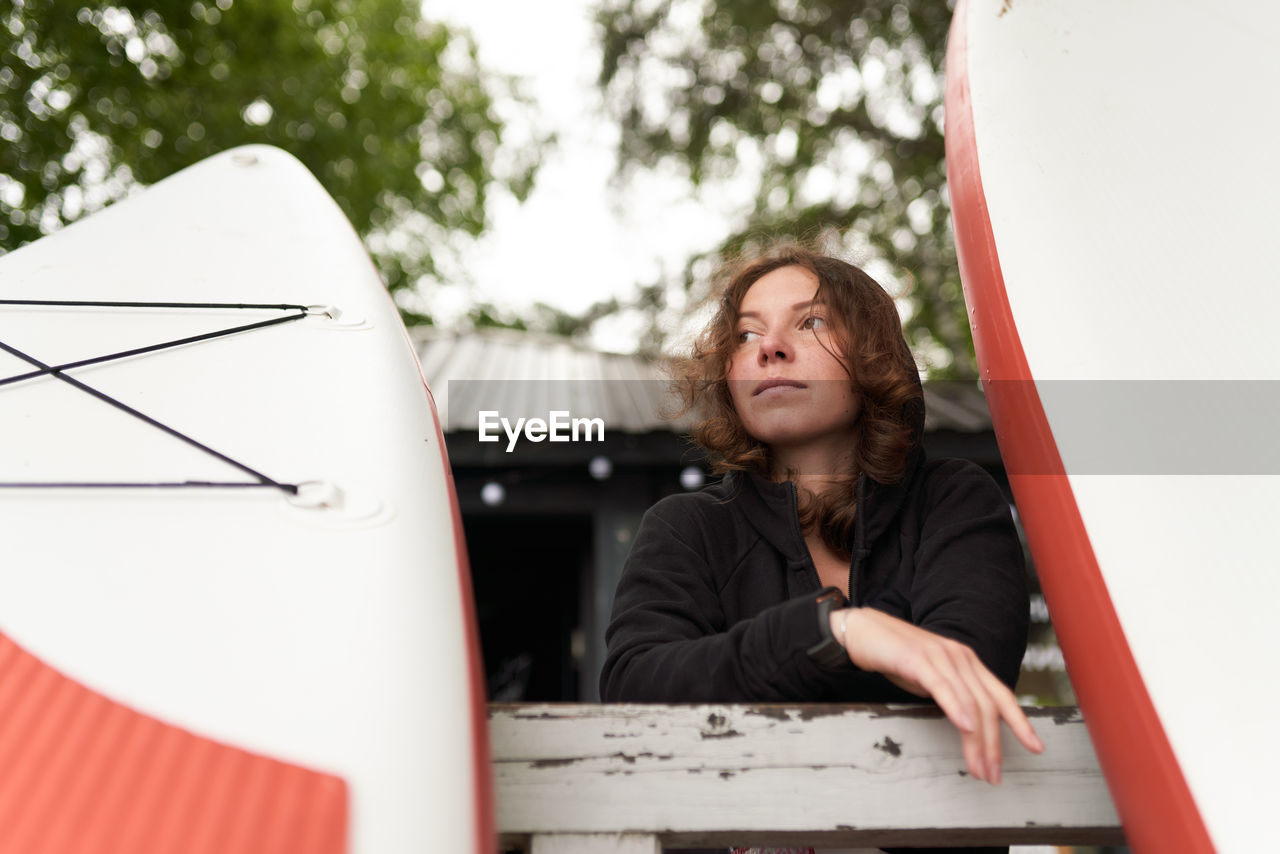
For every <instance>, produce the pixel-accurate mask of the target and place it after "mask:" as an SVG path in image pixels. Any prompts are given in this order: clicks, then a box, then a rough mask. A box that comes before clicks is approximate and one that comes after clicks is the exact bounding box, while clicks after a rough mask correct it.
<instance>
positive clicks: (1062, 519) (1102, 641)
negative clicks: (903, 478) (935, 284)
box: [946, 0, 1214, 854]
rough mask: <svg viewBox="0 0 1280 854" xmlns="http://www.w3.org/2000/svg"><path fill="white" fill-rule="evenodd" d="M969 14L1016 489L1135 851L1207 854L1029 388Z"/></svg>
mask: <svg viewBox="0 0 1280 854" xmlns="http://www.w3.org/2000/svg"><path fill="white" fill-rule="evenodd" d="M967 15H968V2H967V0H960V2H959V3H958V4H957V6H956V11H955V17H954V18H953V20H952V23H951V32H950V35H949V42H948V46H947V70H946V77H947V91H946V117H947V118H946V152H947V182H948V185H949V187H950V193H951V204H952V213H953V217H954V220H955V232H956V254H957V256H958V258H959V263H960V273H961V279H962V280H963V282H964V293H965V298H966V300H967V301H968V304H969V307H970V316H971V322H972V325H973V338H974V346H975V348H976V350H977V354H978V362H979V364H980V365H981V366H982V369H983V378H984V380H985V381H986V389H987V403H988V405H989V406H990V408H991V420H992V422H993V424H994V425H995V431H996V438H997V440H998V441H999V443H1000V450H1001V452H1002V453H1003V455H1004V457H1005V463H1006V466H1005V467H1006V470H1008V471H1009V473H1010V474H1009V484H1010V486H1011V487H1012V489H1013V492H1014V496H1015V497H1016V498H1017V501H1018V512H1019V514H1020V515H1021V517H1022V520H1023V523H1024V527H1025V528H1026V531H1027V539H1028V541H1029V542H1030V545H1031V552H1032V555H1033V556H1034V558H1035V563H1036V570H1037V572H1038V574H1039V576H1040V582H1041V586H1042V587H1043V589H1044V592H1045V598H1046V599H1047V600H1048V602H1050V603H1051V604H1052V605H1053V609H1052V610H1053V625H1054V629H1055V630H1056V632H1057V634H1058V639H1059V641H1060V642H1061V644H1062V650H1063V654H1064V655H1065V657H1066V660H1067V663H1068V664H1069V665H1070V668H1071V681H1072V684H1073V685H1074V686H1075V690H1076V694H1077V696H1078V697H1079V700H1080V707H1081V709H1082V710H1083V712H1084V716H1085V721H1086V722H1087V724H1088V727H1089V733H1090V736H1091V738H1092V740H1093V743H1094V747H1095V748H1096V750H1097V752H1098V760H1099V763H1100V764H1101V766H1102V770H1103V773H1104V775H1105V776H1106V779H1107V784H1108V786H1109V788H1110V790H1111V795H1112V798H1113V800H1114V801H1115V805H1116V811H1117V812H1118V813H1119V815H1120V819H1121V822H1122V823H1123V825H1124V829H1125V835H1126V837H1127V838H1128V841H1129V844H1130V845H1131V846H1132V847H1133V849H1134V850H1135V851H1139V852H1153V854H1163V852H1168V851H1178V852H1192V854H1199V852H1204V854H1208V852H1212V851H1213V850H1214V849H1213V844H1212V843H1211V842H1210V840H1209V833H1208V830H1207V829H1206V828H1205V825H1204V821H1203V819H1202V818H1201V816H1200V813H1199V810H1198V809H1197V808H1196V805H1195V802H1194V801H1193V800H1192V798H1191V792H1190V790H1189V789H1188V788H1187V783H1186V780H1185V779H1184V777H1183V776H1182V771H1181V769H1180V768H1179V767H1178V763H1177V760H1176V759H1174V756H1173V749H1172V747H1171V746H1170V744H1169V740H1168V738H1167V737H1166V735H1165V733H1164V729H1163V728H1162V727H1161V725H1160V720H1159V718H1158V717H1157V716H1156V711H1155V707H1154V706H1153V705H1152V702H1151V698H1150V696H1149V695H1148V694H1147V690H1146V686H1145V685H1144V684H1143V681H1142V676H1141V675H1140V674H1139V673H1138V667H1137V664H1136V662H1135V661H1134V659H1133V653H1132V651H1131V650H1130V649H1129V645H1128V643H1127V641H1126V640H1125V637H1124V632H1123V631H1122V630H1121V628H1120V621H1119V619H1118V618H1117V616H1116V613H1115V608H1114V606H1113V605H1112V603H1111V599H1110V597H1109V596H1108V594H1107V588H1106V583H1105V582H1104V580H1103V578H1102V573H1101V571H1100V570H1099V568H1098V561H1097V558H1096V557H1095V555H1094V553H1093V548H1092V546H1091V545H1090V543H1089V537H1088V534H1087V533H1086V531H1085V527H1084V521H1083V519H1082V518H1081V517H1080V510H1079V508H1078V507H1077V505H1076V501H1075V495H1074V494H1073V493H1072V491H1071V485H1070V482H1069V481H1068V479H1067V476H1066V474H1065V471H1064V469H1063V466H1062V460H1061V457H1060V456H1059V454H1058V449H1057V446H1056V444H1055V443H1054V440H1053V434H1052V432H1051V431H1050V429H1049V423H1048V420H1047V419H1046V417H1045V414H1044V409H1043V407H1042V406H1041V403H1040V399H1039V396H1038V395H1037V394H1036V391H1035V388H1034V385H1033V384H1032V383H1031V382H1030V380H1031V369H1030V366H1029V365H1028V363H1027V359H1026V355H1025V353H1024V351H1023V349H1022V341H1021V339H1020V337H1019V335H1018V329H1017V325H1016V323H1015V322H1014V319H1013V313H1012V310H1011V309H1010V306H1009V299H1008V294H1007V293H1006V291H1005V286H1004V276H1003V273H1002V272H1001V269H1000V259H999V256H998V254H997V251H996V242H995V235H994V233H993V232H992V228H991V220H990V216H989V214H988V210H987V201H986V196H985V195H984V192H983V188H982V178H981V174H980V172H979V168H978V147H977V139H976V136H975V131H974V124H973V103H972V100H971V95H970V91H969V78H968V33H967V29H968V28H967ZM1019 472H1022V474H1019ZM1026 472H1050V474H1026Z"/></svg>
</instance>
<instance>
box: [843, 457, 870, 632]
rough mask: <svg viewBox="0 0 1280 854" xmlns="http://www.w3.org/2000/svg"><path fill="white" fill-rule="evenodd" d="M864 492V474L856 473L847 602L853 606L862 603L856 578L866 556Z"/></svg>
mask: <svg viewBox="0 0 1280 854" xmlns="http://www.w3.org/2000/svg"><path fill="white" fill-rule="evenodd" d="M866 493H867V477H866V475H865V474H861V473H860V474H859V475H858V481H857V484H856V486H855V487H854V495H855V498H854V500H855V501H856V502H857V504H856V505H855V507H854V516H853V555H852V556H851V557H850V558H849V594H848V595H849V604H850V605H853V606H855V607H857V606H859V605H861V604H862V603H861V602H860V601H859V599H858V578H859V575H860V573H859V572H858V570H859V569H861V568H862V561H863V559H864V558H865V557H866V556H867V550H866V547H865V546H864V543H865V542H866V525H865V520H866V516H865V514H864V513H863V512H862V511H863V510H865V509H866V506H867V504H866V501H865V498H866Z"/></svg>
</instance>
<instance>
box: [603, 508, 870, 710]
mask: <svg viewBox="0 0 1280 854" xmlns="http://www.w3.org/2000/svg"><path fill="white" fill-rule="evenodd" d="M691 511H692V512H691ZM706 524H707V523H706V522H705V521H704V519H703V517H702V516H701V513H700V508H696V507H690V505H689V503H687V502H685V503H681V502H675V501H672V500H670V499H668V500H666V501H663V502H659V503H658V504H657V505H655V506H654V507H653V508H651V509H650V510H649V512H648V513H646V514H645V516H644V519H643V521H642V522H641V524H640V530H639V531H638V532H637V534H636V538H635V541H634V543H633V544H632V548H631V552H630V554H629V555H628V556H627V560H626V563H625V565H624V567H623V570H622V577H621V578H620V580H619V582H618V589H617V593H616V595H615V597H614V603H613V617H612V619H611V621H610V623H609V628H608V630H607V632H606V633H605V641H606V644H607V646H608V653H607V655H606V658H605V664H604V669H603V671H602V672H601V675H600V696H601V698H602V699H603V700H604V701H605V702H773V701H784V700H789V701H795V700H801V699H817V697H815V694H816V693H820V691H821V683H822V682H823V681H824V679H827V678H830V677H829V675H826V674H824V673H823V671H822V670H821V669H820V668H819V667H818V665H817V664H815V663H814V662H813V661H812V660H810V658H809V656H808V650H809V649H810V648H811V647H813V646H814V645H816V644H818V643H819V642H820V641H821V637H822V636H821V634H820V629H819V626H818V605H817V599H816V596H804V597H799V598H795V599H791V600H787V601H784V602H781V603H779V604H776V605H773V606H771V607H767V608H765V609H763V610H761V611H760V612H759V613H757V614H755V615H754V616H752V617H749V618H747V619H744V620H741V621H739V622H736V623H734V624H733V625H727V622H728V620H727V619H726V616H725V613H724V608H723V605H722V602H721V599H720V595H719V589H718V585H717V577H724V578H727V577H728V574H729V573H730V572H731V571H732V570H733V569H734V568H735V567H719V569H720V573H719V576H717V574H716V572H715V568H714V567H713V566H712V561H710V560H709V558H708V555H707V554H706V549H707V537H705V536H704V535H703V532H704V531H705V530H706V529H705V527H703V526H705V525H706ZM851 666H852V665H851Z"/></svg>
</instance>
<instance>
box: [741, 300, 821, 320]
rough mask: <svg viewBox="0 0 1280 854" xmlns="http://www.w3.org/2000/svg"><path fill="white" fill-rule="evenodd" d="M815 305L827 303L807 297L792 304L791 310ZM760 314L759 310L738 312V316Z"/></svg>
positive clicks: (755, 315) (756, 315) (757, 315)
mask: <svg viewBox="0 0 1280 854" xmlns="http://www.w3.org/2000/svg"><path fill="white" fill-rule="evenodd" d="M815 305H826V303H825V302H823V301H822V300H818V299H807V300H805V301H804V302H798V303H796V304H795V305H793V306H791V311H799V310H800V309H802V308H811V307H813V306H815ZM759 316H760V312H758V311H739V312H738V317H759Z"/></svg>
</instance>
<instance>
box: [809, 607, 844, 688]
mask: <svg viewBox="0 0 1280 854" xmlns="http://www.w3.org/2000/svg"><path fill="white" fill-rule="evenodd" d="M847 604H848V600H847V599H845V598H844V594H843V593H841V592H840V589H839V588H838V587H827V588H825V589H824V590H822V591H821V592H819V593H818V596H817V605H818V632H819V633H820V634H821V635H822V640H821V641H819V642H818V643H816V644H814V645H813V646H811V647H809V649H808V654H809V659H810V660H811V661H812V662H813V663H814V664H816V665H818V666H819V667H821V668H823V669H824V670H834V669H835V668H837V667H839V666H840V665H842V664H844V663H846V662H847V661H848V660H849V653H847V652H845V649H844V647H843V646H841V645H840V642H839V641H837V640H836V638H835V635H833V634H831V612H832V611H835V610H837V609H839V608H843V607H845V606H846V605H847Z"/></svg>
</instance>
